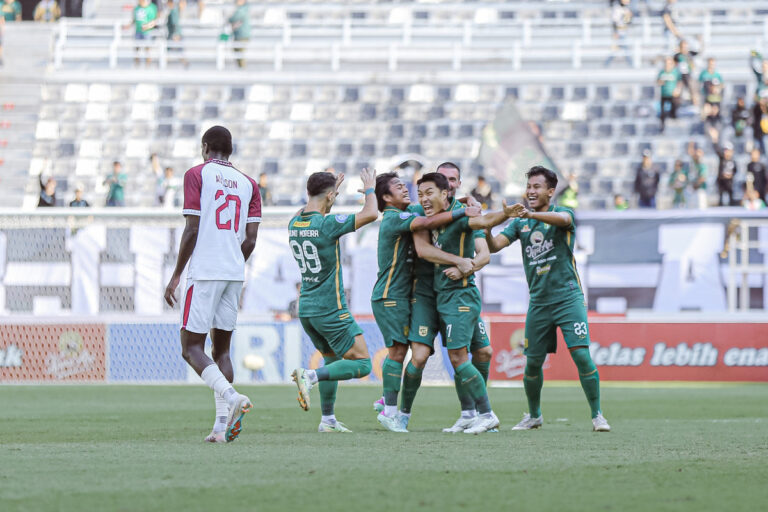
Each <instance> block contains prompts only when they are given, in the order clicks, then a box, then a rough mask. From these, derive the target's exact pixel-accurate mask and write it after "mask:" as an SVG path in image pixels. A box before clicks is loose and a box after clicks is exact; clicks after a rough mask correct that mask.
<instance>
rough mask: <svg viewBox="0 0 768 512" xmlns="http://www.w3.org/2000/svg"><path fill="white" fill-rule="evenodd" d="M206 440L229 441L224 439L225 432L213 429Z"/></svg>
mask: <svg viewBox="0 0 768 512" xmlns="http://www.w3.org/2000/svg"><path fill="white" fill-rule="evenodd" d="M205 442H206V443H226V442H227V441H226V440H225V439H224V432H214V431H211V433H210V434H208V435H207V436H206V437H205Z"/></svg>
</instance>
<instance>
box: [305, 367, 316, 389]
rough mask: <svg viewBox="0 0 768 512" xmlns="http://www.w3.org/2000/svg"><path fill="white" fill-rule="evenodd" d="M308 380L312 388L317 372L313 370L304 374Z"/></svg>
mask: <svg viewBox="0 0 768 512" xmlns="http://www.w3.org/2000/svg"><path fill="white" fill-rule="evenodd" d="M304 373H305V374H306V376H307V378H308V379H309V383H310V384H312V385H313V386H314V385H315V384H317V372H316V371H315V370H307V371H305V372H304Z"/></svg>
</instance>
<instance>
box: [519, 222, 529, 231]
mask: <svg viewBox="0 0 768 512" xmlns="http://www.w3.org/2000/svg"><path fill="white" fill-rule="evenodd" d="M530 231H531V226H529V225H528V224H526V225H525V226H523V229H521V230H520V232H521V233H528V232H530Z"/></svg>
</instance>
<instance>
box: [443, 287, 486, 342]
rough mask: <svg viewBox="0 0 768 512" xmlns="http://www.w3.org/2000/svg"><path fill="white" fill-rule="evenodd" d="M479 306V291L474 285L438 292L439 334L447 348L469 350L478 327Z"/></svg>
mask: <svg viewBox="0 0 768 512" xmlns="http://www.w3.org/2000/svg"><path fill="white" fill-rule="evenodd" d="M480 306H481V301H480V292H479V291H478V289H477V288H476V287H474V286H471V287H468V288H459V289H455V290H449V291H446V292H440V293H438V295H437V313H438V315H439V317H440V334H441V335H442V336H443V343H444V344H445V346H446V347H447V348H448V350H457V349H460V348H463V347H466V348H467V349H468V350H469V348H470V346H471V344H472V338H473V336H474V333H475V329H479V326H478V323H479V322H480Z"/></svg>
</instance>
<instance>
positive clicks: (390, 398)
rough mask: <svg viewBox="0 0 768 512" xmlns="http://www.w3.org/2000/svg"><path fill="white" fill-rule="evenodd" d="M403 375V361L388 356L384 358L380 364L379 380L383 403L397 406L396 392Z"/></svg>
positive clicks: (398, 390)
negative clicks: (382, 391)
mask: <svg viewBox="0 0 768 512" xmlns="http://www.w3.org/2000/svg"><path fill="white" fill-rule="evenodd" d="M402 376H403V363H398V362H397V361H393V360H391V359H390V358H388V357H387V358H386V359H384V364H383V365H382V366H381V380H382V384H383V388H384V405H393V406H395V407H396V406H397V394H398V393H399V392H400V379H401V378H402Z"/></svg>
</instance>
